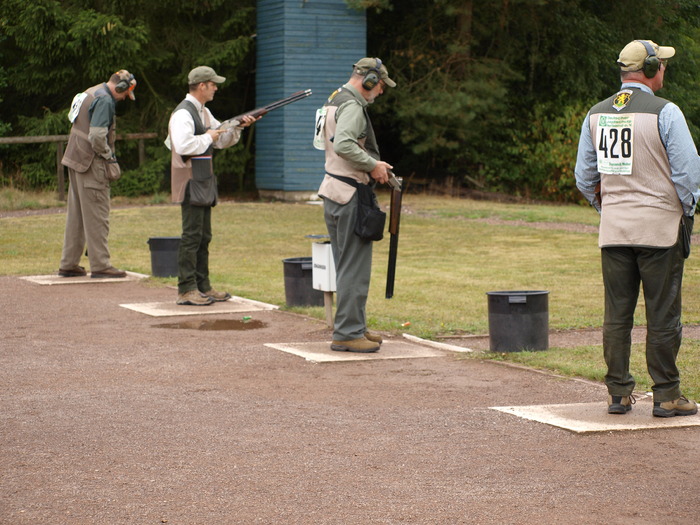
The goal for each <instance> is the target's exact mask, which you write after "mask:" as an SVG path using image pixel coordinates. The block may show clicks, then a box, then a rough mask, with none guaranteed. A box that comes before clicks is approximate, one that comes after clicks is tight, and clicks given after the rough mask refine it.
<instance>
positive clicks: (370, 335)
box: [365, 331, 384, 345]
mask: <svg viewBox="0 0 700 525" xmlns="http://www.w3.org/2000/svg"><path fill="white" fill-rule="evenodd" d="M365 339H367V340H368V341H372V342H373V343H379V344H380V345H381V344H382V343H383V342H384V339H382V336H381V335H379V334H377V333H374V332H369V331H367V332H365Z"/></svg>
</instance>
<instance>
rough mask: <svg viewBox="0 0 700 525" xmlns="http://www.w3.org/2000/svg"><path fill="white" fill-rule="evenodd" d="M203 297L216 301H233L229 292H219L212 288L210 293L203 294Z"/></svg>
mask: <svg viewBox="0 0 700 525" xmlns="http://www.w3.org/2000/svg"><path fill="white" fill-rule="evenodd" d="M202 295H206V296H207V297H210V298H211V299H213V300H214V301H228V300H229V299H231V294H230V293H228V292H217V291H216V290H214V288H212V289H211V290H209V291H208V292H202Z"/></svg>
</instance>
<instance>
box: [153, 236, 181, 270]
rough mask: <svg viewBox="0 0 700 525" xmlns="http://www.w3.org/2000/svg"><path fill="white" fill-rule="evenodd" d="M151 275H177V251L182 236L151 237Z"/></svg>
mask: <svg viewBox="0 0 700 525" xmlns="http://www.w3.org/2000/svg"><path fill="white" fill-rule="evenodd" d="M148 245H149V246H150V247H151V275H153V276H154V277H177V252H178V250H179V248H180V237H151V238H150V239H148Z"/></svg>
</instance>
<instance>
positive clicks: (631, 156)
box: [575, 40, 700, 417]
mask: <svg viewBox="0 0 700 525" xmlns="http://www.w3.org/2000/svg"><path fill="white" fill-rule="evenodd" d="M675 54H676V50H675V49H674V48H673V47H667V46H659V45H657V44H656V43H655V42H652V41H651V40H634V41H632V42H630V43H629V44H627V45H626V46H625V47H624V49H623V50H622V51H621V52H620V55H619V57H618V60H617V63H618V66H619V67H620V77H621V80H622V87H621V89H620V91H618V92H617V93H615V94H614V95H612V96H611V97H609V98H607V99H606V100H604V101H602V102H600V103H598V104H596V105H595V106H593V108H591V110H590V111H589V113H588V115H587V116H586V118H585V120H584V122H583V127H582V129H581V137H580V140H579V149H578V158H577V161H576V170H575V173H576V184H577V186H578V188H579V189H580V190H581V192H582V193H583V195H584V196H585V197H586V199H588V201H589V202H590V203H591V204H592V205H593V206H594V207H595V208H596V209H597V210H598V211H599V212H600V229H599V237H598V244H599V246H600V248H601V262H602V270H603V284H604V288H605V317H604V321H603V353H604V356H605V362H606V364H607V367H608V371H607V374H606V376H605V384H606V386H607V388H608V394H609V395H608V413H610V414H625V413H627V412H629V411H630V410H631V409H632V404H633V402H634V397H633V395H632V394H633V391H634V387H635V380H634V378H633V377H632V375H631V374H630V371H629V361H630V346H631V330H632V326H633V324H634V310H635V307H636V305H637V300H638V297H639V289H640V284H641V285H642V287H643V290H644V303H645V307H646V320H647V340H646V361H647V370H648V371H649V375H650V376H651V379H652V381H653V383H654V385H653V387H652V390H653V394H654V407H653V411H652V414H653V415H654V416H657V417H672V416H684V415H690V414H695V413H697V410H698V409H697V405H696V403H695V402H694V401H690V400H688V399H686V398H685V396H683V395H682V393H681V388H680V374H679V372H678V367H677V366H676V356H677V354H678V350H679V348H680V344H681V285H682V279H683V264H684V260H685V258H686V257H687V256H688V254H689V250H690V244H689V239H690V232H691V231H692V225H693V216H694V213H695V206H696V204H697V202H698V198H700V191H699V190H698V185H700V159H698V152H697V149H696V148H695V144H694V143H693V139H692V137H691V135H690V131H689V130H688V125H687V123H686V121H685V117H684V116H683V113H682V112H681V110H680V109H679V108H678V106H676V105H675V104H673V103H672V102H669V101H668V100H665V99H663V98H660V97H657V96H655V95H654V93H655V92H656V91H658V90H660V89H661V88H662V87H663V85H664V76H665V73H666V68H667V63H668V59H670V58H671V57H673V56H674V55H675Z"/></svg>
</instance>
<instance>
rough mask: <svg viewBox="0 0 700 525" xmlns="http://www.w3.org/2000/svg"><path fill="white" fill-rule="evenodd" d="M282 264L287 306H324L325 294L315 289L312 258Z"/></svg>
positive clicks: (295, 258) (285, 260)
mask: <svg viewBox="0 0 700 525" xmlns="http://www.w3.org/2000/svg"><path fill="white" fill-rule="evenodd" d="M282 263H283V264H284V297H285V300H286V301H287V306H323V292H322V291H321V290H315V289H314V287H313V262H312V258H311V257H292V258H291V259H283V260H282Z"/></svg>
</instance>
